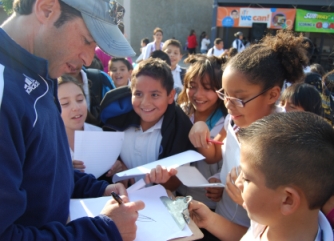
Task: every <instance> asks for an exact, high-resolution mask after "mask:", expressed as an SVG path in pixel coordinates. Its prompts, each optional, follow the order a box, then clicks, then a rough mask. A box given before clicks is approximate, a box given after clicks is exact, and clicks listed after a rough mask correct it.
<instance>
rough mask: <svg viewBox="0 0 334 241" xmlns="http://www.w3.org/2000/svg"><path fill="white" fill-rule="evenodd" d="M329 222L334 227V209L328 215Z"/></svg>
mask: <svg viewBox="0 0 334 241" xmlns="http://www.w3.org/2000/svg"><path fill="white" fill-rule="evenodd" d="M326 218H327V220H328V222H329V223H330V224H331V226H332V227H334V208H333V209H332V210H331V211H330V212H329V213H328V214H327V215H326Z"/></svg>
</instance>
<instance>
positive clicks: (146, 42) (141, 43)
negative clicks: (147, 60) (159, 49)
mask: <svg viewBox="0 0 334 241" xmlns="http://www.w3.org/2000/svg"><path fill="white" fill-rule="evenodd" d="M149 42H150V40H148V38H143V39H142V40H141V41H140V46H141V48H140V55H139V56H138V58H137V60H136V63H139V62H140V61H142V60H143V56H144V52H145V50H146V46H147V45H148V43H149Z"/></svg>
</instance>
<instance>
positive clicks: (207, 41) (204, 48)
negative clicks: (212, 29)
mask: <svg viewBox="0 0 334 241" xmlns="http://www.w3.org/2000/svg"><path fill="white" fill-rule="evenodd" d="M209 45H210V39H209V37H208V35H205V37H204V38H203V39H202V41H201V53H202V54H206V52H207V51H208V46H209Z"/></svg>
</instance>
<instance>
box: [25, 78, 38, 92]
mask: <svg viewBox="0 0 334 241" xmlns="http://www.w3.org/2000/svg"><path fill="white" fill-rule="evenodd" d="M24 76H25V77H26V79H25V80H24V82H25V85H24V89H25V90H26V92H27V93H28V94H29V95H30V93H31V91H33V90H34V89H36V88H37V87H38V86H39V85H40V84H39V82H38V81H37V80H34V79H32V78H30V77H28V76H26V75H24Z"/></svg>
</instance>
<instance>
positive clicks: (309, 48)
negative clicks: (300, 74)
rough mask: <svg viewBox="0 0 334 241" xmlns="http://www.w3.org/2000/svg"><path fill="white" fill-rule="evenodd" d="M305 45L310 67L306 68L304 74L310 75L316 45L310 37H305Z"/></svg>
mask: <svg viewBox="0 0 334 241" xmlns="http://www.w3.org/2000/svg"><path fill="white" fill-rule="evenodd" d="M303 44H304V47H305V49H306V51H307V57H308V59H309V62H308V65H307V66H306V67H305V68H304V73H305V74H308V73H310V72H311V67H310V65H311V59H312V56H313V54H314V44H313V42H312V40H311V39H309V38H308V37H304V41H303Z"/></svg>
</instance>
